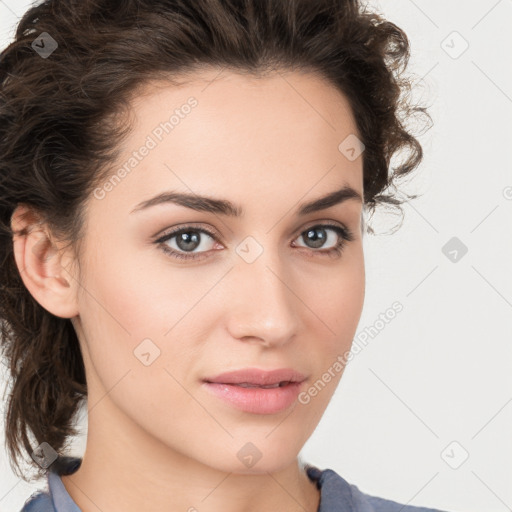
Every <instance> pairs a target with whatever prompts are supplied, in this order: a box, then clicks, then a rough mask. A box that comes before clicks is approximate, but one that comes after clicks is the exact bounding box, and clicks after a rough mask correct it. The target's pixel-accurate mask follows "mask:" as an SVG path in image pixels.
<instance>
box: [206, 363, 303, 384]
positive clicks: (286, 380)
mask: <svg viewBox="0 0 512 512" xmlns="http://www.w3.org/2000/svg"><path fill="white" fill-rule="evenodd" d="M305 379H306V377H305V375H303V374H302V373H300V372H298V371H296V370H293V369H292V368H279V369H276V370H262V369H258V368H244V369H242V370H235V371H231V372H225V373H222V374H220V375H216V376H214V377H208V378H206V379H204V381H205V382H208V383H216V384H231V385H236V386H240V387H243V388H251V387H259V388H263V389H270V388H278V387H283V386H286V385H288V384H294V383H300V382H303V381H304V380H305Z"/></svg>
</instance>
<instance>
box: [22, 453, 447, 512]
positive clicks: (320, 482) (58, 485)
mask: <svg viewBox="0 0 512 512" xmlns="http://www.w3.org/2000/svg"><path fill="white" fill-rule="evenodd" d="M81 462H82V459H80V458H77V457H60V458H59V459H58V461H56V462H55V463H54V464H52V466H50V469H49V471H48V473H47V488H46V489H45V490H40V491H36V492H35V493H34V494H32V496H30V498H28V500H27V501H26V502H25V505H24V506H23V508H22V509H21V511H20V512H81V510H80V509H79V508H78V505H77V504H76V503H75V502H74V501H73V500H72V498H71V496H70V495H69V494H68V492H67V490H66V488H65V487H64V484H63V483H62V480H61V478H60V477H61V475H70V474H72V473H74V472H75V471H76V470H77V469H78V468H79V467H80V464H81ZM306 473H307V475H308V477H309V478H310V479H311V480H312V481H313V482H316V485H317V487H318V489H319V490H320V505H319V508H318V512H443V511H441V510H439V509H433V508H425V507H415V506H411V505H404V504H401V503H397V502H396V501H391V500H386V499H384V498H378V497H376V496H370V495H368V494H365V493H363V492H362V491H360V490H359V489H358V488H357V487H356V486H355V485H353V484H349V483H348V482H347V481H346V480H345V479H344V478H342V477H341V476H340V475H338V473H336V472H335V471H333V470H332V469H324V470H321V469H318V468H317V467H315V466H312V465H307V466H306Z"/></svg>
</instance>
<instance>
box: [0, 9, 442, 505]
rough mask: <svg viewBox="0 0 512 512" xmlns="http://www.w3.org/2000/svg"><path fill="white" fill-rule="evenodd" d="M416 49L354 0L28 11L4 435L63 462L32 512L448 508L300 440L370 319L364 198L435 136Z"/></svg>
mask: <svg viewBox="0 0 512 512" xmlns="http://www.w3.org/2000/svg"><path fill="white" fill-rule="evenodd" d="M408 55H409V45H408V41H407V37H406V35H405V34H404V33H403V32H402V31H401V30H400V29H399V28H398V27H396V26H395V25H394V24H392V23H390V22H388V21H385V20H384V19H383V18H381V17H380V16H378V15H376V14H373V13H370V12H366V11H365V10H364V9H363V8H362V7H361V6H360V5H359V4H358V2H357V1H355V0H346V1H344V2H340V1H335V0H322V1H315V2H310V1H308V0H295V1H294V0H265V1H249V0H247V1H244V2H230V1H227V0H195V1H191V0H189V1H185V0H182V1H178V0H176V1H164V0H160V1H151V2H149V1H144V0H142V1H141V0H139V1H135V0H131V1H124V2H114V1H112V0H110V1H106V0H96V1H94V0H81V1H79V2H78V1H76V2H74V1H72V0H54V1H47V2H45V3H43V4H41V5H39V6H35V7H33V8H31V9H30V10H29V11H28V12H27V13H26V15H25V16H24V17H23V19H22V20H21V22H20V23H19V26H18V29H17V33H16V40H15V41H14V42H13V43H12V44H11V45H10V46H9V47H8V48H6V49H5V51H4V52H3V53H2V56H1V62H0V73H1V80H2V82H1V83H2V86H1V87H2V89H1V90H2V110H1V123H0V126H1V128H0V130H1V131H2V133H1V137H0V139H1V143H0V144H1V148H0V149H1V150H0V154H1V155H2V159H1V180H2V181H1V194H2V197H1V199H2V201H1V212H0V215H1V225H2V230H1V233H2V235H1V236H2V238H1V251H2V253H1V255H2V257H1V261H2V267H1V268H2V276H1V281H2V283H3V284H4V286H3V287H2V291H1V293H2V301H1V304H2V309H1V318H2V320H3V324H2V329H3V332H2V346H3V350H4V353H5V356H6V358H7V360H8V362H9V365H10V369H11V373H12V390H11V394H10V396H9V402H8V408H7V417H6V433H7V446H8V449H9V453H10V456H11V459H12V461H13V464H15V465H16V468H17V469H19V465H18V459H19V458H21V457H22V456H23V455H30V456H31V459H32V462H33V466H34V469H36V470H37V471H39V474H42V472H46V474H47V477H48V489H46V490H45V491H41V492H39V493H36V494H35V495H33V496H32V497H30V499H29V500H27V503H26V504H25V506H24V508H23V511H25V512H28V511H31V510H48V511H52V512H53V511H56V512H67V511H77V510H81V511H83V512H90V511H93V510H94V511H96V510H103V511H107V510H108V511H109V512H116V511H121V510H122V511H123V512H129V511H132V510H151V511H164V510H165V511H174V510H188V511H195V510H199V511H201V512H203V511H213V510H223V511H226V510H227V511H229V510H236V511H240V510H246V511H252V510H254V511H256V510H258V511H260V510H286V511H299V510H302V511H304V510H306V511H308V512H313V511H320V512H330V511H335V510H357V511H363V510H365V511H370V510H371V511H391V510H398V509H400V510H403V511H409V510H410V511H411V512H412V511H418V512H419V511H421V510H423V511H428V510H432V509H427V508H419V507H412V506H407V505H401V504H397V503H395V502H393V501H390V500H387V499H384V498H378V497H374V496H369V495H367V494H365V493H363V492H362V491H360V490H359V489H358V488H357V487H356V486H355V485H353V484H349V483H348V482H347V481H346V480H344V479H343V478H342V477H341V476H340V475H338V474H337V473H335V472H334V471H332V470H329V469H325V470H320V469H319V468H316V467H314V466H311V465H308V464H307V463H305V462H303V461H301V460H299V458H298V454H299V452H300V450H301V448H302V446H303V445H304V443H305V442H306V440H307V439H308V437H309V436H310V435H311V434H312V432H313V431H314V429H315V427H316V425H317V424H318V422H319V421H320V419H321V417H322V414H323V412H324V411H325V409H326V407H327V405H328V403H329V401H330V399H331V397H332V395H333V393H334V391H335V389H336V386H337V384H338V383H339V380H340V378H341V376H342V374H343V370H344V368H345V364H346V360H344V359H343V358H342V357H341V358H340V354H344V353H347V351H348V350H349V349H350V345H351V342H352V339H353V337H354V333H355V331H356V327H357V324H358V321H359V318H360V313H361V310H362V306H363V301H364V286H365V275H364V257H363V256H364V255H363V250H362V237H363V234H364V232H365V230H368V231H370V232H371V228H370V227H369V226H366V225H365V217H366V216H367V214H368V213H372V212H373V211H374V209H375V207H376V206H377V205H379V204H381V203H388V204H392V205H396V206H399V201H398V199H397V197H396V196H395V195H394V194H393V193H388V194H386V193H385V192H389V190H391V189H392V187H393V185H394V182H395V180H396V179H397V178H398V177H400V176H404V175H407V174H408V173H410V172H411V171H412V170H414V169H415V168H416V167H417V165H418V164H419V162H420V160H421V157H422V151H421V146H420V144H419V143H418V141H417V140H416V139H415V138H414V137H413V136H412V134H411V133H409V132H408V131H407V130H406V129H405V128H404V126H403V124H402V123H401V116H402V115H403V114H404V113H408V112H409V113H410V112H413V111H415V112H419V113H421V112H424V109H422V108H420V107H417V106H412V105H408V104H407V102H406V101H405V100H404V97H403V92H404V91H405V90H406V89H407V87H408V86H409V85H410V83H409V81H408V80H407V79H406V78H404V77H403V71H404V69H405V67H406V65H407V59H408ZM398 151H404V152H405V154H406V155H407V158H406V159H405V160H404V161H403V162H402V164H401V165H400V166H398V167H397V168H396V169H394V172H391V169H390V159H391V157H392V156H393V155H395V154H397V152H398ZM85 399H86V400H87V408H88V432H87V446H86V449H85V453H84V456H83V457H82V458H80V459H78V458H75V457H69V456H66V446H67V443H68V442H69V440H70V439H71V438H72V436H73V435H74V434H76V429H75V426H74V425H75V423H74V420H75V415H76V412H77V411H78V409H79V406H80V405H81V403H83V401H84V400H85ZM30 433H32V434H33V436H34V438H35V440H36V444H33V443H32V442H31V441H30V439H29V434H30ZM24 452H26V453H24ZM16 468H15V469H16ZM20 476H21V477H23V478H25V475H23V474H20Z"/></svg>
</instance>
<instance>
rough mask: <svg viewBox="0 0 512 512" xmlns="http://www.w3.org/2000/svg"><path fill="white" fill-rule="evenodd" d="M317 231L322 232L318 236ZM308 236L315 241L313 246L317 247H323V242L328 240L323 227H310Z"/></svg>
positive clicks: (311, 240)
mask: <svg viewBox="0 0 512 512" xmlns="http://www.w3.org/2000/svg"><path fill="white" fill-rule="evenodd" d="M316 233H320V235H319V236H317V235H316ZM307 238H308V240H309V241H310V242H313V247H315V248H316V247H322V245H323V243H324V242H325V240H326V235H325V229H323V228H315V229H310V230H309V231H308V232H307Z"/></svg>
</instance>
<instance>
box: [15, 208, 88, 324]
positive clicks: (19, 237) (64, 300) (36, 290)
mask: <svg viewBox="0 0 512 512" xmlns="http://www.w3.org/2000/svg"><path fill="white" fill-rule="evenodd" d="M11 228H12V230H13V249H14V258H15V261H16V265H17V267H18V271H19V272H20V276H21V279H22V280H23V283H24V285H25V287H26V288H27V290H28V291H29V292H30V294H31V295H32V296H33V297H34V299H35V300H36V301H37V302H38V303H39V304H40V305H41V306H42V307H43V308H44V309H46V310H47V311H49V312H50V313H52V314H53V315H55V316H58V317H61V318H72V317H74V316H76V315H78V307H77V297H76V285H75V283H76V281H75V280H74V279H73V276H71V275H70V274H69V273H68V271H67V269H65V268H64V266H63V265H62V261H63V254H62V251H60V250H59V248H58V246H57V244H56V243H55V242H54V241H53V239H52V237H51V234H50V231H49V230H48V227H47V226H46V225H45V224H44V223H42V222H41V220H40V219H39V217H38V216H37V214H36V213H35V212H33V211H32V210H31V209H30V208H29V207H27V206H25V205H19V206H18V207H17V208H16V210H15V211H14V213H13V215H12V217H11Z"/></svg>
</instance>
